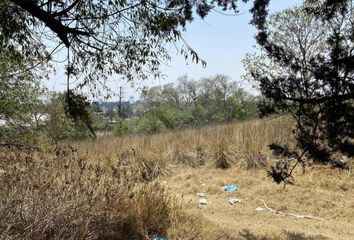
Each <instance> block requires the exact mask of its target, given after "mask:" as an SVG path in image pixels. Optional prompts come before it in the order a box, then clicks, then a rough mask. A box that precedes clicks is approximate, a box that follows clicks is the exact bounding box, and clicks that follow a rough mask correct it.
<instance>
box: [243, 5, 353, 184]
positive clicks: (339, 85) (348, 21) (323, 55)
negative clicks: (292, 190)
mask: <svg viewBox="0 0 354 240" xmlns="http://www.w3.org/2000/svg"><path fill="white" fill-rule="evenodd" d="M265 6H266V5H264V7H263V8H260V9H259V12H260V14H259V15H260V16H262V17H260V18H259V19H254V22H253V23H254V24H256V25H257V27H258V29H259V33H258V35H257V42H258V44H259V46H260V47H261V50H262V51H263V52H264V55H260V56H258V57H257V62H260V63H261V65H258V66H255V65H249V64H248V70H249V73H250V75H251V76H252V78H253V79H254V80H255V81H256V82H257V83H258V84H259V87H260V90H261V92H262V94H263V95H264V96H265V97H267V98H268V99H269V100H270V101H271V103H272V105H273V106H272V107H269V105H268V106H266V107H264V105H263V107H264V108H263V109H264V110H267V111H266V112H268V113H269V110H277V111H279V110H280V111H283V112H287V113H290V114H291V116H293V118H294V119H295V122H296V130H295V133H296V139H297V147H298V148H299V149H301V150H302V151H301V152H298V151H291V150H289V149H287V148H286V147H282V150H283V153H284V154H287V155H289V154H290V155H292V156H295V157H296V158H297V164H298V163H304V161H305V160H304V159H305V158H304V156H308V157H310V158H312V159H314V160H315V161H317V162H320V163H327V162H331V161H333V158H332V156H333V154H335V153H336V152H341V153H344V154H347V155H349V156H352V155H353V154H354V145H353V138H354V72H353V70H354V67H353V66H354V56H353V53H354V44H353V29H354V26H353V18H354V15H353V14H354V11H353V2H352V1H351V0H348V1H343V0H342V1H329V0H327V1H307V2H306V3H305V4H304V6H303V7H301V8H298V9H294V10H287V11H285V12H282V13H280V14H277V15H274V16H272V17H270V21H269V22H267V21H266V16H267V15H266V13H267V12H266V8H265ZM275 20H276V21H277V22H275ZM289 45H290V46H289ZM246 65H247V64H246ZM267 66H270V71H269V70H266V68H267ZM273 147H274V146H273ZM278 150H279V148H278ZM297 164H295V166H296V165H297ZM292 169H293V168H292ZM292 169H291V170H290V171H289V172H287V173H286V174H285V175H283V176H282V178H283V179H282V180H283V181H284V182H286V180H287V179H286V178H288V177H290V176H291V172H292ZM273 170H274V169H273ZM274 173H276V171H271V172H270V174H271V175H272V177H273V178H274V179H276V177H278V176H275V175H274Z"/></svg>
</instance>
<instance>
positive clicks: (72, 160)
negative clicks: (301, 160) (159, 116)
mask: <svg viewBox="0 0 354 240" xmlns="http://www.w3.org/2000/svg"><path fill="white" fill-rule="evenodd" d="M272 142H276V143H287V144H288V145H290V146H291V145H292V138H291V123H290V122H289V121H288V120H287V119H284V118H283V119H275V120H265V121H250V122H246V123H236V124H230V125H223V126H214V127H205V128H201V129H195V130H184V131H176V132H169V133H164V134H158V135H152V136H151V135H150V136H149V135H146V136H145V135H138V136H126V137H121V138H113V137H102V138H99V139H98V140H97V141H95V142H91V141H83V142H75V143H68V144H62V145H61V146H57V147H56V148H55V149H53V150H52V151H51V152H50V153H47V152H37V151H34V150H31V151H28V150H26V151H25V150H21V149H14V148H6V149H4V150H3V151H2V152H1V158H0V159H1V161H0V190H1V191H0V197H1V198H0V199H1V203H2V204H1V206H0V218H1V219H2V221H1V223H0V234H1V235H0V238H1V239H153V238H154V237H156V236H164V237H166V238H167V239H215V240H216V239H250V240H257V239H353V238H352V236H354V222H353V220H352V219H353V217H354V202H353V199H354V175H353V173H352V172H351V171H347V170H345V171H343V170H337V169H332V168H330V167H326V166H309V167H308V168H307V169H306V171H305V173H303V171H302V169H297V170H296V172H295V174H294V177H295V185H288V186H287V187H286V188H285V189H284V188H283V185H276V184H275V183H273V182H272V179H271V178H269V177H267V174H266V169H267V168H268V167H269V166H270V165H271V164H272V163H273V162H274V161H276V157H275V156H273V155H272V154H271V152H270V151H269V150H268V148H267V145H268V144H269V143H272ZM220 166H226V167H227V166H230V167H229V168H228V169H219V168H217V167H220ZM231 184H233V185H237V186H238V187H239V189H238V190H236V191H234V192H224V191H222V190H221V187H223V186H225V185H231ZM198 193H204V195H205V199H206V200H207V204H206V205H200V204H199V198H200V197H199V196H197V194H198ZM231 197H237V198H239V199H241V202H238V203H236V204H235V205H231V204H230V203H229V199H230V198H231ZM263 201H264V202H265V203H266V204H267V206H268V207H269V208H272V209H274V210H277V212H271V211H256V208H258V207H264V205H263ZM279 211H281V212H279ZM281 213H286V214H288V213H289V214H297V215H310V216H312V217H318V218H321V219H323V220H317V219H311V218H310V219H309V218H298V217H294V216H291V215H284V214H281Z"/></svg>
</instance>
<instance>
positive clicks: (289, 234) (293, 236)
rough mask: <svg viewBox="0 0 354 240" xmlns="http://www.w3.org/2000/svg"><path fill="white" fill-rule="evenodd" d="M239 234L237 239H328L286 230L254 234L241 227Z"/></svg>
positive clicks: (327, 239)
mask: <svg viewBox="0 0 354 240" xmlns="http://www.w3.org/2000/svg"><path fill="white" fill-rule="evenodd" d="M239 236H240V237H239V238H238V240H278V239H280V238H279V237H281V239H284V240H329V238H327V237H325V236H322V235H316V236H306V235H305V234H303V233H295V232H288V231H284V232H283V233H282V234H281V235H280V236H279V235H278V236H265V235H256V234H254V233H252V232H251V231H250V230H248V229H243V230H242V231H240V233H239Z"/></svg>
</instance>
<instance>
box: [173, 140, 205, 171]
mask: <svg viewBox="0 0 354 240" xmlns="http://www.w3.org/2000/svg"><path fill="white" fill-rule="evenodd" d="M167 159H168V161H170V162H171V163H173V164H175V165H182V166H189V167H193V168H195V167H199V166H202V165H204V164H205V162H206V153H205V152H204V151H203V148H202V147H201V146H198V147H197V148H196V149H195V152H189V151H188V150H184V149H183V148H182V147H181V146H180V145H177V146H175V147H174V149H173V150H172V151H171V152H170V153H168V157H167Z"/></svg>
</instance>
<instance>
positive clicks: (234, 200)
mask: <svg viewBox="0 0 354 240" xmlns="http://www.w3.org/2000/svg"><path fill="white" fill-rule="evenodd" d="M238 202H241V199H239V198H237V197H232V198H230V199H229V203H230V204H231V205H234V204H236V203H238Z"/></svg>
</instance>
